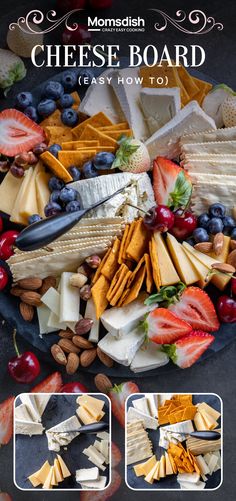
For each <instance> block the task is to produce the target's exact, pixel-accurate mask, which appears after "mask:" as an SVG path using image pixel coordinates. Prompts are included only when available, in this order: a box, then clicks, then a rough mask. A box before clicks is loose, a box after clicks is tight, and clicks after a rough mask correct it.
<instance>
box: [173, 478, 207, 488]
mask: <svg viewBox="0 0 236 501" xmlns="http://www.w3.org/2000/svg"><path fill="white" fill-rule="evenodd" d="M181 475H182V474H181ZM179 485H180V489H182V490H184V491H201V490H203V489H205V487H206V484H205V482H201V481H200V480H199V481H198V482H196V483H195V484H193V483H191V482H182V481H181V482H179Z"/></svg>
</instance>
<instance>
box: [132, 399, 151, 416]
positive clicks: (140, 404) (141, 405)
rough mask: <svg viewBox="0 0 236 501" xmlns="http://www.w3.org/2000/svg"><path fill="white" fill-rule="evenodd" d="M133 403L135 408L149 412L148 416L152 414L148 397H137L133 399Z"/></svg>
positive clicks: (145, 412) (144, 412)
mask: <svg viewBox="0 0 236 501" xmlns="http://www.w3.org/2000/svg"><path fill="white" fill-rule="evenodd" d="M132 403H133V406H134V408H135V409H138V410H139V411H141V412H143V414H147V415H148V416H150V415H151V414H150V410H149V406H148V401H147V399H146V397H141V398H137V399H135V400H133V402H132Z"/></svg>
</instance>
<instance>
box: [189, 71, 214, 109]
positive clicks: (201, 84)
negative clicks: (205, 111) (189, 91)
mask: <svg viewBox="0 0 236 501" xmlns="http://www.w3.org/2000/svg"><path fill="white" fill-rule="evenodd" d="M193 80H194V82H195V83H196V85H197V86H198V88H199V91H198V93H197V94H196V95H195V96H194V99H195V101H197V102H198V103H199V104H200V105H201V104H202V101H203V99H204V97H205V96H206V95H207V94H208V92H210V90H211V89H212V87H213V85H212V84H210V83H209V82H205V81H204V80H199V78H196V77H193Z"/></svg>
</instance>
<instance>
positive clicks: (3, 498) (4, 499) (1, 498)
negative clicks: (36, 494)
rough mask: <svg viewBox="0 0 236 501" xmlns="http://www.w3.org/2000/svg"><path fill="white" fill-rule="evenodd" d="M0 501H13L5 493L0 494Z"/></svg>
mask: <svg viewBox="0 0 236 501" xmlns="http://www.w3.org/2000/svg"><path fill="white" fill-rule="evenodd" d="M0 501H13V499H12V497H11V496H10V494H8V493H7V492H0Z"/></svg>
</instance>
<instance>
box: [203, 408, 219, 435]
mask: <svg viewBox="0 0 236 501" xmlns="http://www.w3.org/2000/svg"><path fill="white" fill-rule="evenodd" d="M200 414H201V416H202V418H203V421H204V422H205V423H206V429H207V430H214V429H215V428H217V426H218V423H217V421H216V420H215V419H214V418H213V417H212V416H211V415H210V414H208V412H207V411H205V410H204V409H202V410H201V411H200Z"/></svg>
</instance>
